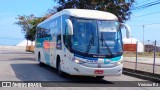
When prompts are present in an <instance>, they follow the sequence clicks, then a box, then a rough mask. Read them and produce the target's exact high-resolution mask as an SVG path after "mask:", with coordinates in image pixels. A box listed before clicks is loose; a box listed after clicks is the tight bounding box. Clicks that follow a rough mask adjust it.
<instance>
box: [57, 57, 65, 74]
mask: <svg viewBox="0 0 160 90" xmlns="http://www.w3.org/2000/svg"><path fill="white" fill-rule="evenodd" d="M57 61H58V62H57V71H58V74H59V75H60V76H62V77H63V76H64V72H63V71H62V70H61V68H62V66H61V62H60V60H59V59H58V60H57Z"/></svg>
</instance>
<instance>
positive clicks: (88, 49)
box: [85, 35, 94, 54]
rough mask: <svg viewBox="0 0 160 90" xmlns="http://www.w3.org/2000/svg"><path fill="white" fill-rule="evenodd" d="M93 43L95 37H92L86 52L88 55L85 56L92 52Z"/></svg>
mask: <svg viewBox="0 0 160 90" xmlns="http://www.w3.org/2000/svg"><path fill="white" fill-rule="evenodd" d="M92 42H94V37H93V35H92V37H91V39H90V41H89V45H88V47H87V50H86V53H85V54H88V52H89V51H90V49H91V45H92Z"/></svg>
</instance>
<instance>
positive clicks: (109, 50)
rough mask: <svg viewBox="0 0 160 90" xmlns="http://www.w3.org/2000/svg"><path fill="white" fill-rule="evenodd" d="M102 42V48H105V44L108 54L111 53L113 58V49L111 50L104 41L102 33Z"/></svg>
mask: <svg viewBox="0 0 160 90" xmlns="http://www.w3.org/2000/svg"><path fill="white" fill-rule="evenodd" d="M100 40H101V41H102V46H103V42H104V45H105V46H106V47H107V50H108V52H109V53H110V55H111V56H113V54H112V51H111V49H110V48H109V46H108V44H107V43H106V42H105V41H104V38H103V35H102V33H101V39H100Z"/></svg>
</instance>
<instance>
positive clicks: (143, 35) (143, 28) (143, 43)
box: [142, 25, 145, 52]
mask: <svg viewBox="0 0 160 90" xmlns="http://www.w3.org/2000/svg"><path fill="white" fill-rule="evenodd" d="M142 27H143V48H144V49H143V50H144V52H145V45H144V27H145V26H144V25H142Z"/></svg>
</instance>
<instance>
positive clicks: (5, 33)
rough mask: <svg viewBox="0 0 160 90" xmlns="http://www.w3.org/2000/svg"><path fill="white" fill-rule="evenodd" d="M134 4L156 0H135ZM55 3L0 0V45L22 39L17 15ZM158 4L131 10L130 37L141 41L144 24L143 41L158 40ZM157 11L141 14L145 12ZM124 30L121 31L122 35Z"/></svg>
mask: <svg viewBox="0 0 160 90" xmlns="http://www.w3.org/2000/svg"><path fill="white" fill-rule="evenodd" d="M136 1H137V2H136V3H135V6H139V5H143V4H146V3H149V2H152V1H156V0H136ZM54 5H55V2H54V0H0V45H2V44H4V45H16V44H17V43H19V42H20V41H22V40H24V34H23V33H22V32H21V27H19V26H17V25H15V24H14V22H16V21H17V20H16V19H15V18H16V17H17V16H18V15H30V14H34V15H35V16H37V17H40V16H43V15H44V14H45V13H46V11H47V10H48V9H49V8H52V7H53V6H54ZM159 7H160V4H158V5H155V6H152V7H149V8H146V9H140V10H136V11H132V15H131V19H130V20H128V21H127V22H126V23H127V24H128V25H129V26H130V27H131V30H132V37H134V38H136V39H138V40H140V41H142V40H143V27H142V25H144V41H145V42H147V41H148V40H150V41H153V40H158V41H160V38H159V35H160V24H155V23H160V9H159ZM158 11H159V12H158ZM154 12H158V13H156V14H151V15H147V16H143V15H146V14H150V13H154ZM124 32H125V31H123V37H124V36H125V34H124Z"/></svg>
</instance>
